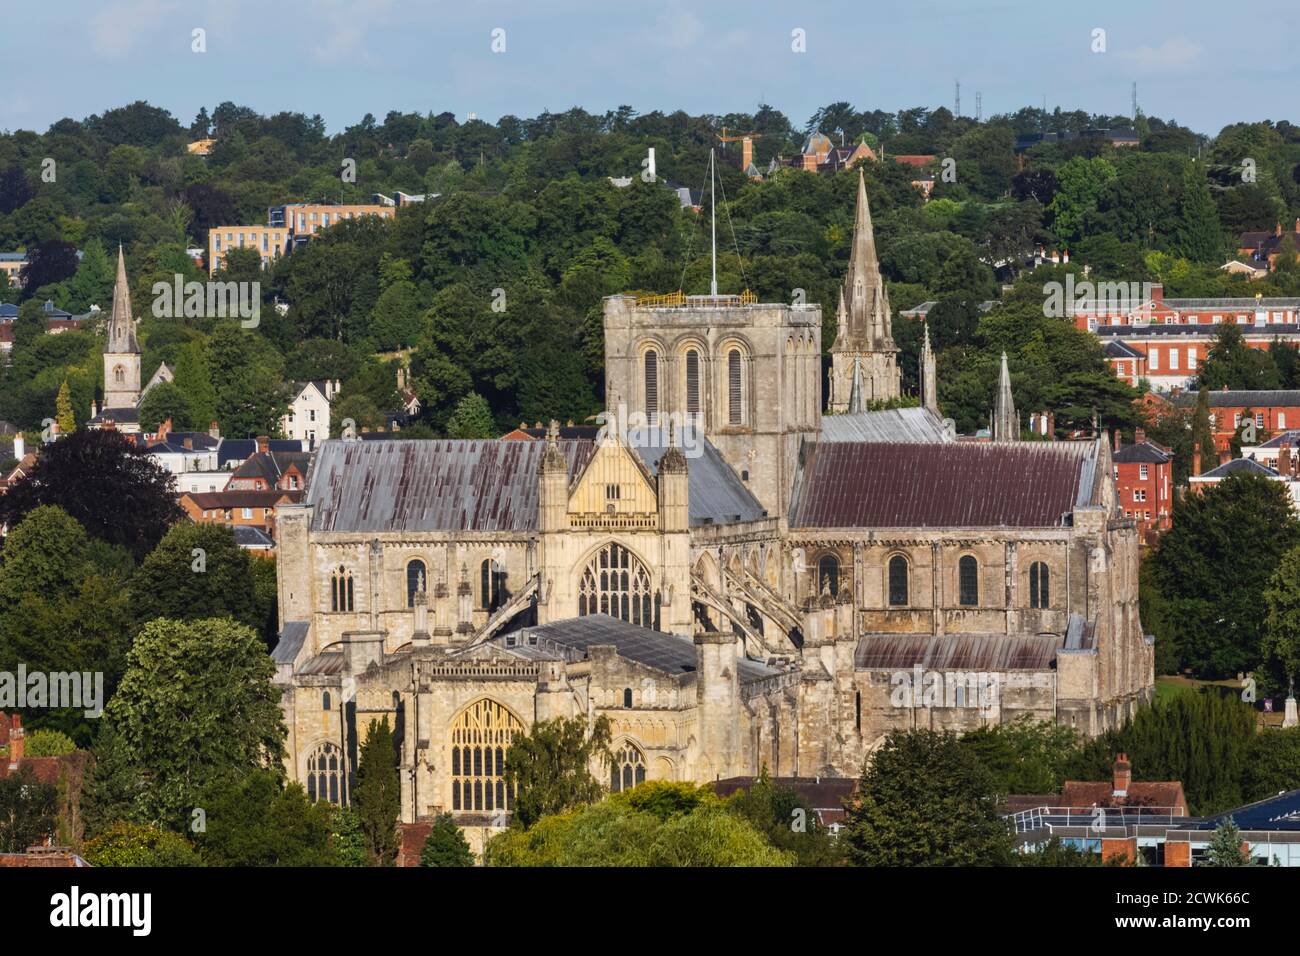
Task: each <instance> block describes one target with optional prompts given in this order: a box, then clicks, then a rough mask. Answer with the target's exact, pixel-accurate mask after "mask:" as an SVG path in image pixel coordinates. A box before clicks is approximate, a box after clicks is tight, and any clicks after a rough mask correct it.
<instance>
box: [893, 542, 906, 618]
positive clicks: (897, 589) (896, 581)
mask: <svg viewBox="0 0 1300 956" xmlns="http://www.w3.org/2000/svg"><path fill="white" fill-rule="evenodd" d="M889 604H890V606H891V607H906V606H907V558H905V557H903V556H902V555H901V554H896V555H894V556H893V557H892V558H890V559H889Z"/></svg>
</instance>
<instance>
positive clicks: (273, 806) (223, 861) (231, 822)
mask: <svg viewBox="0 0 1300 956" xmlns="http://www.w3.org/2000/svg"><path fill="white" fill-rule="evenodd" d="M199 806H201V807H202V808H203V810H204V826H203V827H202V828H201V829H200V830H199V831H198V832H197V833H196V834H195V835H194V842H195V844H196V846H197V847H198V850H199V853H200V854H201V856H202V857H203V860H204V862H205V863H207V864H208V865H209V866H337V865H338V862H339V858H338V854H337V853H336V851H335V848H334V845H333V842H332V823H333V807H332V806H331V805H330V804H329V803H326V802H324V801H320V802H316V803H313V802H311V801H309V800H308V799H307V794H306V792H304V791H303V789H302V784H299V783H290V784H288V785H287V786H286V785H284V783H283V782H282V781H281V780H280V778H279V777H278V776H277V775H276V774H275V773H272V772H271V771H269V770H261V769H258V770H252V771H249V772H248V773H246V774H243V775H241V776H238V777H228V778H223V779H220V780H217V781H216V782H214V783H213V784H211V785H210V786H209V787H208V789H207V790H206V791H205V792H204V793H203V794H202V795H201V796H200V798H199Z"/></svg>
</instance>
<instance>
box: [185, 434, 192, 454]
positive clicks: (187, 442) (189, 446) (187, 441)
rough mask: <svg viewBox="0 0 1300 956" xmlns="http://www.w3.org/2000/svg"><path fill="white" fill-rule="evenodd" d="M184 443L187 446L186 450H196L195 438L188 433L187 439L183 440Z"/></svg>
mask: <svg viewBox="0 0 1300 956" xmlns="http://www.w3.org/2000/svg"><path fill="white" fill-rule="evenodd" d="M182 444H183V445H184V446H185V450H186V451H193V450H194V439H193V438H190V437H189V436H188V435H187V436H186V438H185V441H183V442H182Z"/></svg>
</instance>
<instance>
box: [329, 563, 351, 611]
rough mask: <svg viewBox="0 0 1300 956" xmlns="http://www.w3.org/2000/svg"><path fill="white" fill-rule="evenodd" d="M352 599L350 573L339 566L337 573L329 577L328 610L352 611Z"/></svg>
mask: <svg viewBox="0 0 1300 956" xmlns="http://www.w3.org/2000/svg"><path fill="white" fill-rule="evenodd" d="M353 597H354V591H353V588H352V572H351V571H349V570H348V569H347V568H344V567H341V566H340V567H339V569H338V570H337V571H335V572H334V573H333V574H332V575H330V610H331V611H351V610H354V609H355V607H356V605H355V603H354V601H353Z"/></svg>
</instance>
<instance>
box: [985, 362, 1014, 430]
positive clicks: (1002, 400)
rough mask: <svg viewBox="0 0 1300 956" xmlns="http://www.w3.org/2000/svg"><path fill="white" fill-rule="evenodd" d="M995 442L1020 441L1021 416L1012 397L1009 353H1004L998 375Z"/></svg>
mask: <svg viewBox="0 0 1300 956" xmlns="http://www.w3.org/2000/svg"><path fill="white" fill-rule="evenodd" d="M992 438H993V440H994V441H1019V440H1020V416H1019V415H1017V414H1016V403H1015V400H1014V399H1013V398H1012V395H1011V371H1010V370H1009V369H1008V368H1007V353H1006V352H1003V353H1002V369H1001V371H1000V372H999V373H998V395H997V401H996V403H995V404H994V406H993V435H992Z"/></svg>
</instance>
